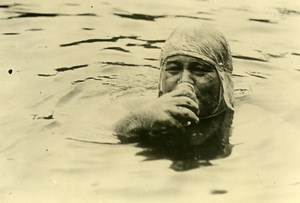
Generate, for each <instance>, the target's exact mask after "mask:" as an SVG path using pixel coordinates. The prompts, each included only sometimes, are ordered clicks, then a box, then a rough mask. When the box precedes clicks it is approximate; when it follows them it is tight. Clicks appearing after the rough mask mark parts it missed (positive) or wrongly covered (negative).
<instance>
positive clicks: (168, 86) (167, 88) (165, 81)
mask: <svg viewBox="0 0 300 203" xmlns="http://www.w3.org/2000/svg"><path fill="white" fill-rule="evenodd" d="M178 80H179V77H177V76H174V75H170V74H168V73H162V76H161V87H162V92H163V93H167V92H171V91H172V90H174V88H175V87H176V85H177V83H178Z"/></svg>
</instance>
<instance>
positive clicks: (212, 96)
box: [161, 55, 221, 117]
mask: <svg viewBox="0 0 300 203" xmlns="http://www.w3.org/2000/svg"><path fill="white" fill-rule="evenodd" d="M162 68H163V69H162V75H161V84H162V93H163V94H165V93H168V92H171V91H173V90H175V89H176V88H177V86H178V84H180V83H189V84H191V85H193V87H194V89H195V94H196V100H195V98H194V96H192V97H191V98H192V99H193V100H195V101H196V102H197V103H198V104H199V112H200V114H197V116H200V117H202V116H203V117H205V116H209V115H210V114H211V113H212V112H213V111H214V110H215V109H216V108H217V106H218V102H219V95H220V85H221V84H220V79H219V76H218V74H217V71H216V68H215V67H214V65H213V64H210V63H209V62H206V61H204V60H202V59H198V58H195V57H191V56H184V55H176V56H171V57H169V58H167V59H166V61H165V62H164V64H163V67H162Z"/></svg>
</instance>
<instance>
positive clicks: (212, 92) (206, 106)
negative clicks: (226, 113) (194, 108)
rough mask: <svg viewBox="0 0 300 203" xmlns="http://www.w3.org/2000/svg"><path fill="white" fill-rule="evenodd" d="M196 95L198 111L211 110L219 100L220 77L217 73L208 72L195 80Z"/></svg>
mask: <svg viewBox="0 0 300 203" xmlns="http://www.w3.org/2000/svg"><path fill="white" fill-rule="evenodd" d="M196 87H197V89H196V95H197V98H198V100H199V103H200V112H201V111H202V112H206V113H208V112H210V111H213V110H214V109H215V108H216V107H217V105H218V102H219V94H220V93H219V92H220V79H219V77H218V75H217V74H216V73H215V74H209V75H206V76H204V77H201V78H199V79H198V80H197V85H196Z"/></svg>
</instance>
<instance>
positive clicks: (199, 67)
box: [159, 23, 233, 117]
mask: <svg viewBox="0 0 300 203" xmlns="http://www.w3.org/2000/svg"><path fill="white" fill-rule="evenodd" d="M160 67H161V74H160V79H159V96H160V95H162V94H165V93H167V92H170V91H172V90H174V89H175V88H176V87H177V86H178V85H179V84H181V83H188V84H190V85H191V86H192V87H193V88H194V91H195V94H196V96H197V99H198V101H199V110H200V115H199V117H209V116H211V115H215V114H218V113H219V112H221V111H222V110H224V109H225V108H226V107H228V108H230V109H232V110H233V82H232V79H231V77H232V59H231V54H230V49H229V46H228V43H227V41H226V39H225V38H224V36H223V35H222V34H221V33H220V32H219V31H218V30H216V29H215V28H213V27H212V26H211V25H208V24H200V23H188V24H184V25H181V26H179V27H177V28H176V29H175V30H174V32H173V33H172V34H171V36H170V37H169V38H168V39H167V40H166V42H165V45H164V47H163V48H162V50H161V56H160Z"/></svg>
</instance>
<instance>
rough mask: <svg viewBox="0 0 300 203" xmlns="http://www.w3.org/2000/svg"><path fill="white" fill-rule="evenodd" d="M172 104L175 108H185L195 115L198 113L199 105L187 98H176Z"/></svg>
mask: <svg viewBox="0 0 300 203" xmlns="http://www.w3.org/2000/svg"><path fill="white" fill-rule="evenodd" d="M174 104H175V105H176V106H181V107H186V108H188V109H190V110H192V111H193V112H194V113H195V114H196V115H198V113H199V104H198V103H196V102H195V101H194V100H192V99H191V98H189V97H176V100H174Z"/></svg>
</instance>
